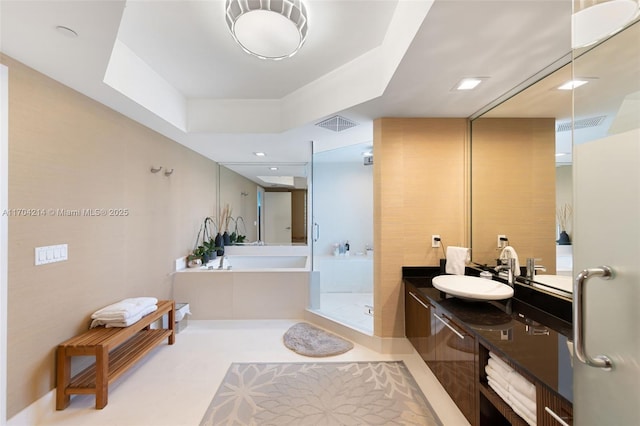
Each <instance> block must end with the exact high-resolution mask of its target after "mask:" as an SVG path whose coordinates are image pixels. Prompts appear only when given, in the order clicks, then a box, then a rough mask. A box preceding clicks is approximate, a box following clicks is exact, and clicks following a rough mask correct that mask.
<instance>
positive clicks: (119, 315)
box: [91, 297, 158, 321]
mask: <svg viewBox="0 0 640 426" xmlns="http://www.w3.org/2000/svg"><path fill="white" fill-rule="evenodd" d="M157 303H158V299H156V298H155V297H132V298H128V299H124V300H121V301H120V302H117V303H113V304H111V305H108V306H105V307H104V308H101V309H98V310H97V311H95V312H94V313H93V314H92V315H91V318H92V319H101V320H107V321H125V320H126V319H128V318H131V317H134V316H137V315H138V314H139V313H140V312H142V311H143V310H144V309H146V308H147V307H149V306H153V305H157Z"/></svg>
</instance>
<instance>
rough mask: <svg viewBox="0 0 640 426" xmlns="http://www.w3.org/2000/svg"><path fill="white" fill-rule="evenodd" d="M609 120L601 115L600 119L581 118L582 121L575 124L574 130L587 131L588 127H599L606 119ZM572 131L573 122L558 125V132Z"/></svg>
mask: <svg viewBox="0 0 640 426" xmlns="http://www.w3.org/2000/svg"><path fill="white" fill-rule="evenodd" d="M605 118H607V116H606V115H600V116H598V117H589V118H581V119H580V120H576V121H574V122H573V127H574V129H576V130H578V129H586V128H588V127H596V126H599V125H600V124H601V123H602V122H603V121H604V119H605ZM569 130H571V121H563V122H561V123H558V128H557V129H556V131H557V132H568V131H569Z"/></svg>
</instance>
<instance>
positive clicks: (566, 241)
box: [556, 231, 571, 246]
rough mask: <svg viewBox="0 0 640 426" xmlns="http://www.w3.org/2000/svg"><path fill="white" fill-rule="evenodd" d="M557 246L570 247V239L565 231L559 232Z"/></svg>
mask: <svg viewBox="0 0 640 426" xmlns="http://www.w3.org/2000/svg"><path fill="white" fill-rule="evenodd" d="M556 242H557V243H558V245H559V246H570V245H571V238H569V234H567V232H566V231H562V232H560V238H558V240H557V241H556Z"/></svg>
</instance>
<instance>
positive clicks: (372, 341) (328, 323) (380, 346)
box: [304, 310, 413, 354]
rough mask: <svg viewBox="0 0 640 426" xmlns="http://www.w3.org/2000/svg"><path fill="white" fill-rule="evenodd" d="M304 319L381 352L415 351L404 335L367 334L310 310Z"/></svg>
mask: <svg viewBox="0 0 640 426" xmlns="http://www.w3.org/2000/svg"><path fill="white" fill-rule="evenodd" d="M304 319H305V320H306V321H309V322H311V323H313V324H315V325H317V326H319V327H322V328H324V329H327V330H329V331H331V332H333V333H336V334H338V335H340V336H342V337H344V338H345V339H349V340H351V341H352V342H354V343H357V344H359V345H362V346H364V347H366V348H369V349H372V350H374V351H376V352H378V353H381V354H410V353H413V346H411V343H409V341H408V340H407V339H406V338H404V337H379V336H375V335H371V334H367V333H365V332H362V331H359V330H356V329H353V328H351V327H349V326H347V325H344V324H341V323H339V322H337V321H334V320H332V319H331V318H328V317H325V316H323V315H320V314H318V313H317V312H313V311H310V310H306V311H305V313H304Z"/></svg>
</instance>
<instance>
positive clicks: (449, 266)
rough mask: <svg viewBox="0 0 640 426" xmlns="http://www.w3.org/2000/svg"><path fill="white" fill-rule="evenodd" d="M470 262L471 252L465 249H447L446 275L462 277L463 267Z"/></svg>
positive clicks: (450, 247) (451, 247) (454, 247)
mask: <svg viewBox="0 0 640 426" xmlns="http://www.w3.org/2000/svg"><path fill="white" fill-rule="evenodd" d="M470 261H471V251H470V250H469V249H468V248H466V247H456V246H449V247H447V263H446V265H445V272H446V273H447V274H454V275H464V267H465V265H466V264H467V263H469V262H470Z"/></svg>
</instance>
